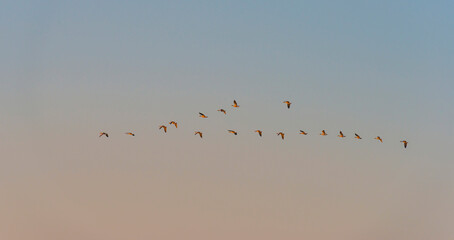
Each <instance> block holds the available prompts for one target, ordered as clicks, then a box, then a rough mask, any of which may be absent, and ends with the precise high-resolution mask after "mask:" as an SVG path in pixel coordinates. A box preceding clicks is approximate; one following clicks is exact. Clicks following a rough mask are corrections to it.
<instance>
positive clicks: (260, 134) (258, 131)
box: [254, 130, 262, 137]
mask: <svg viewBox="0 0 454 240" xmlns="http://www.w3.org/2000/svg"><path fill="white" fill-rule="evenodd" d="M254 132H256V133H258V134H259V136H260V137H261V136H262V131H260V130H255V131H254Z"/></svg>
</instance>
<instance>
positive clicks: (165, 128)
mask: <svg viewBox="0 0 454 240" xmlns="http://www.w3.org/2000/svg"><path fill="white" fill-rule="evenodd" d="M161 128H163V129H164V132H165V133H166V132H167V126H165V125H161V126H159V129H161Z"/></svg>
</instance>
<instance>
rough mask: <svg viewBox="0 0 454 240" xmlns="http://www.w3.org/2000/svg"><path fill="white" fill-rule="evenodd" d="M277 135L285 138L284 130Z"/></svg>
mask: <svg viewBox="0 0 454 240" xmlns="http://www.w3.org/2000/svg"><path fill="white" fill-rule="evenodd" d="M277 135H278V136H279V135H281V138H282V140H284V135H285V133H283V132H278V133H277Z"/></svg>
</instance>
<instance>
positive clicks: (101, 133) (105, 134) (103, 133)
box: [99, 132, 109, 137]
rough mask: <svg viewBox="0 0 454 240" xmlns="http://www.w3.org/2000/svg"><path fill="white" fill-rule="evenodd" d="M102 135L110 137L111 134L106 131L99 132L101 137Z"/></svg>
mask: <svg viewBox="0 0 454 240" xmlns="http://www.w3.org/2000/svg"><path fill="white" fill-rule="evenodd" d="M102 135H104V136H106V137H109V134H107V133H105V132H100V133H99V137H102Z"/></svg>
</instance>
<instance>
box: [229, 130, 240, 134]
mask: <svg viewBox="0 0 454 240" xmlns="http://www.w3.org/2000/svg"><path fill="white" fill-rule="evenodd" d="M227 132H229V133H232V134H235V135H237V134H238V133H237V132H235V131H233V130H227Z"/></svg>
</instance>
